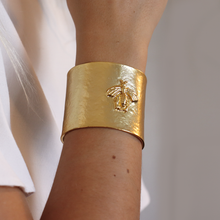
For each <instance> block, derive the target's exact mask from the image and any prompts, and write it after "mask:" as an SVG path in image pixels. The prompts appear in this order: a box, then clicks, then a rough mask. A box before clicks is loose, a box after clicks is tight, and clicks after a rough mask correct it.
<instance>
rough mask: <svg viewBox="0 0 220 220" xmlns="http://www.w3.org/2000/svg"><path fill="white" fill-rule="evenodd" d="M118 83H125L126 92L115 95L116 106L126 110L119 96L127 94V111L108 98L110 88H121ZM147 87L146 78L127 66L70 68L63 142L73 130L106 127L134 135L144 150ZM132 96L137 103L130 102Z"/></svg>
mask: <svg viewBox="0 0 220 220" xmlns="http://www.w3.org/2000/svg"><path fill="white" fill-rule="evenodd" d="M121 82H126V88H127V90H124V91H123V92H121V93H120V92H119V91H118V97H120V98H118V100H119V102H120V103H119V105H121V106H125V104H123V103H125V97H124V96H123V95H122V93H124V94H125V93H127V97H129V98H127V101H126V102H127V103H126V108H125V109H126V111H123V110H122V111H120V110H117V109H115V107H116V106H117V105H116V104H115V102H114V101H113V100H112V98H110V97H108V95H107V91H108V89H109V88H112V87H114V86H117V85H119V87H120V85H121V84H120V83H121ZM146 83H147V78H146V76H145V75H144V74H143V73H142V72H141V71H140V70H137V69H134V68H132V67H129V66H126V65H121V64H116V63H109V62H92V63H86V64H81V65H78V66H75V67H73V68H72V69H71V70H70V71H69V73H68V76H67V93H66V104H65V114H64V122H63V131H62V136H61V140H62V142H63V140H64V136H65V134H66V133H67V132H68V131H71V130H73V129H79V128H88V127H105V128H113V129H118V130H121V131H125V132H128V133H130V134H133V135H135V136H136V137H138V138H139V139H140V140H141V141H142V144H143V147H144V106H145V90H146ZM119 90H120V89H119ZM128 90H129V92H130V94H129V95H128ZM132 94H133V97H131V98H130V96H132ZM135 96H136V99H137V100H136V101H131V99H132V98H133V100H135ZM128 99H130V101H129V100H128ZM122 102H123V103H122ZM127 104H128V106H127Z"/></svg>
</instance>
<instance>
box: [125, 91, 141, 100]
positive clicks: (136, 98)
mask: <svg viewBox="0 0 220 220" xmlns="http://www.w3.org/2000/svg"><path fill="white" fill-rule="evenodd" d="M127 94H128V95H129V97H130V98H131V100H132V102H137V101H138V97H137V95H136V94H135V93H134V92H133V91H132V90H131V89H128V90H127Z"/></svg>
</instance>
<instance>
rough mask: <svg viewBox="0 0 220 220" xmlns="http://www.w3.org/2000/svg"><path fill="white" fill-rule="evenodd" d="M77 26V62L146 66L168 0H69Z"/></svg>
mask: <svg viewBox="0 0 220 220" xmlns="http://www.w3.org/2000/svg"><path fill="white" fill-rule="evenodd" d="M67 3H68V7H69V10H70V13H71V15H72V18H73V20H74V23H75V26H76V37H77V60H76V64H80V63H84V62H91V61H110V62H117V63H123V64H127V65H131V66H133V67H135V68H139V69H142V70H143V71H144V70H145V65H146V61H147V49H148V45H149V42H150V39H151V36H152V34H153V31H154V29H155V27H156V25H157V23H158V22H159V20H160V17H161V16H162V13H163V11H164V9H165V6H166V3H167V0H80V1H79V0H67Z"/></svg>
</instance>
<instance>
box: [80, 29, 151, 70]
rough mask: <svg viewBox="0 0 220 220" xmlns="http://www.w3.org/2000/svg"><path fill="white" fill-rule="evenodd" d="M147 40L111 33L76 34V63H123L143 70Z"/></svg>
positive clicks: (145, 60)
mask: <svg viewBox="0 0 220 220" xmlns="http://www.w3.org/2000/svg"><path fill="white" fill-rule="evenodd" d="M148 44H149V41H148V40H137V38H135V36H129V34H127V35H118V36H117V35H116V34H111V33H97V34H95V33H87V34H77V55H76V65H79V64H83V63H88V62H113V63H120V64H125V65H128V66H131V67H134V68H136V69H139V70H141V71H143V72H145V67H146V63H147V49H148Z"/></svg>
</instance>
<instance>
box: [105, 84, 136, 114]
mask: <svg viewBox="0 0 220 220" xmlns="http://www.w3.org/2000/svg"><path fill="white" fill-rule="evenodd" d="M126 83H127V81H123V80H120V85H116V86H112V87H110V88H109V89H107V91H106V95H107V96H108V97H111V98H113V101H114V109H115V110H116V111H123V112H127V111H128V107H129V106H130V104H131V103H132V102H137V101H138V97H137V95H136V94H135V92H134V91H132V90H131V89H130V88H128V87H126V86H125V84H126Z"/></svg>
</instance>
